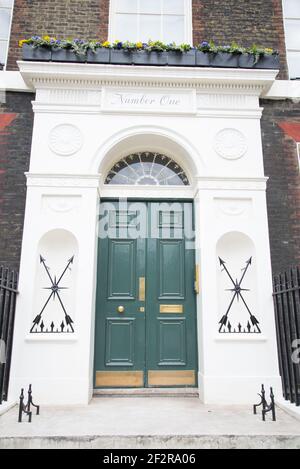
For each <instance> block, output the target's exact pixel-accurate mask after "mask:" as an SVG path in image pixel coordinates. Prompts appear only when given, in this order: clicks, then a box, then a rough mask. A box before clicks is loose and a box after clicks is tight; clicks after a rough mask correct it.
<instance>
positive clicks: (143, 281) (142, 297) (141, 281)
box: [139, 277, 146, 301]
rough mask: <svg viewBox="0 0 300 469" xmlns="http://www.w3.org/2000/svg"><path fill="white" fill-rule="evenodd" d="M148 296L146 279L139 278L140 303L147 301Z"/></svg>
mask: <svg viewBox="0 0 300 469" xmlns="http://www.w3.org/2000/svg"><path fill="white" fill-rule="evenodd" d="M145 295H146V279H145V277H140V278H139V301H145Z"/></svg>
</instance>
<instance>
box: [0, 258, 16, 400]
mask: <svg viewBox="0 0 300 469" xmlns="http://www.w3.org/2000/svg"><path fill="white" fill-rule="evenodd" d="M17 288H18V274H17V272H15V271H13V270H10V269H7V268H4V267H0V404H2V401H6V400H7V393H8V383H9V372H10V362H11V351H12V341H13V330H14V319H15V308H16V296H17V293H18V290H17Z"/></svg>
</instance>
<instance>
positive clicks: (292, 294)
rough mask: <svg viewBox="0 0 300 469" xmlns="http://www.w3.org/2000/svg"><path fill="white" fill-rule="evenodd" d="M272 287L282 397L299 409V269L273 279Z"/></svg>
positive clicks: (293, 269)
mask: <svg viewBox="0 0 300 469" xmlns="http://www.w3.org/2000/svg"><path fill="white" fill-rule="evenodd" d="M273 287H274V293H273V298H274V305H275V318H276V329H277V345H278V353H279V367H280V374H281V378H282V387H283V396H284V398H285V399H286V400H289V401H290V402H291V403H295V404H296V405H297V406H300V268H299V267H296V268H292V269H290V270H289V271H288V272H285V273H283V274H279V275H276V276H275V277H274V283H273Z"/></svg>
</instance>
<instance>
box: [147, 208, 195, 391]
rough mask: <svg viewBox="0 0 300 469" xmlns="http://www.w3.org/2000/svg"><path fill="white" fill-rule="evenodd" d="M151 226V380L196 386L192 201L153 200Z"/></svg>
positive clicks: (148, 379) (149, 339)
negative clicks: (167, 202)
mask: <svg viewBox="0 0 300 469" xmlns="http://www.w3.org/2000/svg"><path fill="white" fill-rule="evenodd" d="M154 214H155V215H154ZM155 223H157V227H156V228H157V229H156V230H155V229H153V224H155ZM151 226H152V237H151V238H150V239H148V240H147V275H146V278H147V304H146V311H147V313H148V314H147V315H146V368H147V370H148V373H147V385H148V386H181V385H182V386H185V385H190V386H193V385H196V371H197V346H196V343H197V337H196V330H197V327H196V326H197V325H196V297H195V293H194V269H195V251H194V243H193V206H192V204H191V203H184V202H182V203H179V202H177V203H176V206H175V207H174V202H173V203H171V209H170V210H169V208H168V207H165V205H163V206H161V204H159V203H155V202H152V203H151ZM154 233H155V235H153V234H154Z"/></svg>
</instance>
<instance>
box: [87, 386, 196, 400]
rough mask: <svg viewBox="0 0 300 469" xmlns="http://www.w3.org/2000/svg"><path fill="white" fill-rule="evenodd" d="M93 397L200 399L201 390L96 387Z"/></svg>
mask: <svg viewBox="0 0 300 469" xmlns="http://www.w3.org/2000/svg"><path fill="white" fill-rule="evenodd" d="M93 397H94V398H99V397H180V398H182V397H187V398H197V399H199V390H198V389H197V388H176V389H175V388H134V389H129V388H128V389H94V393H93Z"/></svg>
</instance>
